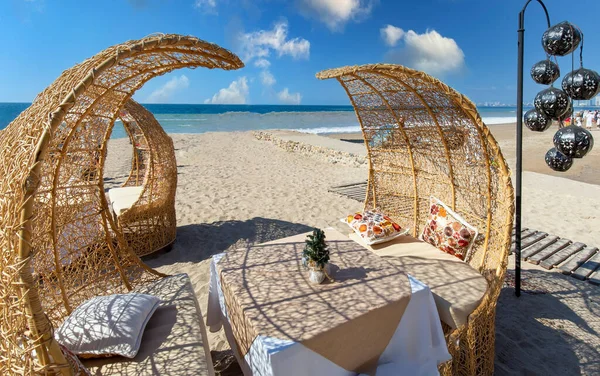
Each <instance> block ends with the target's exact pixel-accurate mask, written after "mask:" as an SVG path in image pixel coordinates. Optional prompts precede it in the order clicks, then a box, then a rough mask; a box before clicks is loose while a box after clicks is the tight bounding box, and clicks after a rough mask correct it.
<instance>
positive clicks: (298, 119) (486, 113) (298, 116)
mask: <svg viewBox="0 0 600 376" xmlns="http://www.w3.org/2000/svg"><path fill="white" fill-rule="evenodd" d="M28 106H29V103H0V129H3V128H4V127H6V126H7V125H8V124H9V123H10V122H11V121H12V120H13V119H14V118H15V117H16V116H17V115H18V114H19V113H21V112H22V111H23V110H25V109H26V108H27V107H28ZM145 106H146V108H148V109H149V110H150V111H151V112H152V113H153V114H154V116H155V117H156V119H157V120H158V121H159V122H160V123H161V125H162V126H163V128H164V129H165V130H166V131H167V132H168V133H204V132H231V131H248V130H262V129H290V130H299V131H302V132H309V133H348V132H359V131H360V128H359V125H358V121H357V120H356V116H355V114H354V111H353V110H352V107H351V106H309V105H301V106H280V105H207V104H146V105H145ZM478 109H479V113H480V114H481V117H482V118H483V120H484V122H486V123H487V124H503V123H510V122H515V121H516V108H515V107H479V108H478ZM119 125H120V123H118V122H117V123H116V125H115V128H114V131H113V137H115V138H119V137H125V132H124V130H123V127H121V126H119Z"/></svg>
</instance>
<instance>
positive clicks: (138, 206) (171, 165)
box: [108, 100, 177, 257]
mask: <svg viewBox="0 0 600 376" xmlns="http://www.w3.org/2000/svg"><path fill="white" fill-rule="evenodd" d="M120 119H121V121H122V123H123V127H124V128H125V131H126V133H127V135H128V136H129V139H130V141H131V145H132V149H133V155H132V157H131V161H132V163H131V170H130V173H129V176H128V178H127V180H126V181H125V183H124V184H123V186H122V187H120V188H116V189H110V190H109V191H108V193H109V200H110V201H111V202H110V204H111V208H112V209H113V215H114V217H115V221H116V222H117V225H118V227H119V230H120V231H121V233H122V234H123V237H124V238H125V240H126V241H127V244H128V245H129V246H130V247H131V249H132V250H133V251H134V253H135V254H136V255H138V256H140V257H141V256H145V255H148V254H151V253H154V252H156V251H158V250H161V249H164V248H167V247H169V246H170V245H172V243H173V242H174V241H175V235H176V232H177V222H176V218H175V191H176V189H177V163H176V160H175V148H174V147H173V140H172V139H171V137H169V135H167V133H166V132H165V131H164V130H163V129H162V127H161V125H160V124H159V123H158V121H157V120H156V119H155V118H154V116H153V115H152V114H151V113H150V111H148V110H147V109H145V108H144V106H142V105H140V104H139V103H137V102H135V101H134V100H129V101H128V102H127V103H126V104H125V107H124V108H123V110H122V111H121V114H120Z"/></svg>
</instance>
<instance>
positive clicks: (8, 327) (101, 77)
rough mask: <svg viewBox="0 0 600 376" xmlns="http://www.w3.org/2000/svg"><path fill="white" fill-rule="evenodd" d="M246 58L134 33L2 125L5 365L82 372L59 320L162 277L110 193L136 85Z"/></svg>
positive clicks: (0, 306)
mask: <svg viewBox="0 0 600 376" xmlns="http://www.w3.org/2000/svg"><path fill="white" fill-rule="evenodd" d="M242 66H243V63H242V62H241V61H240V60H239V58H238V57H237V56H235V55H234V54H232V53H230V52H229V51H227V50H225V49H223V48H221V47H219V46H217V45H214V44H210V43H207V42H204V41H202V40H199V39H197V38H194V37H185V36H178V35H155V36H150V37H147V38H144V39H141V40H135V41H129V42H126V43H123V44H120V45H116V46H113V47H110V48H108V49H106V50H104V51H103V52H101V53H99V54H97V55H95V56H94V57H92V58H90V59H88V60H86V61H84V62H83V63H81V64H79V65H76V66H74V67H73V68H71V69H68V70H66V71H65V72H63V73H62V75H61V76H60V77H59V78H58V79H57V80H56V81H55V82H54V83H53V84H51V85H50V86H49V87H48V88H47V89H45V90H44V91H43V92H42V93H40V94H39V95H38V96H37V97H36V98H35V100H34V102H33V103H32V105H31V106H30V107H29V108H28V109H27V110H25V111H24V112H23V113H21V114H20V115H19V116H18V117H17V118H16V119H15V120H14V121H13V122H12V123H11V124H9V125H8V127H7V128H6V129H5V130H4V131H3V132H2V134H1V135H0V146H1V147H0V175H1V176H2V182H1V184H0V249H1V254H0V270H1V271H2V273H1V275H0V333H1V334H0V336H1V340H0V354H2V355H1V356H0V374H2V375H7V374H34V373H36V374H38V373H41V374H55V373H62V374H70V373H72V371H73V368H72V367H73V366H72V364H71V363H68V362H67V359H66V357H65V356H64V353H63V352H62V350H61V349H60V347H59V346H58V344H57V342H56V341H55V340H54V338H53V336H52V330H53V327H56V326H57V325H58V324H60V323H61V322H62V321H63V320H64V318H65V317H66V316H67V315H69V314H70V313H71V312H72V311H73V309H74V308H76V307H77V306H78V305H80V304H81V303H82V302H83V301H85V300H87V299H89V298H91V297H94V296H97V295H106V294H109V293H119V292H126V291H129V290H132V289H134V288H136V287H139V286H142V285H145V284H147V283H149V282H153V281H157V280H159V279H160V278H161V277H163V275H161V274H160V273H158V272H157V271H154V270H152V269H151V268H149V267H147V266H146V265H145V264H144V263H142V262H141V261H140V259H139V258H138V257H137V256H136V255H135V253H134V252H133V251H132V249H131V248H130V247H129V245H128V242H127V240H126V239H125V238H124V237H123V235H122V233H121V231H119V227H118V225H117V223H115V221H114V219H113V218H112V216H111V215H110V213H109V210H108V207H109V206H108V202H107V200H106V196H105V193H104V183H103V178H102V177H103V168H104V166H103V160H104V155H105V152H106V149H105V148H106V145H107V143H106V140H107V139H108V135H109V134H110V132H111V130H112V127H113V123H114V121H115V120H116V119H117V118H118V117H119V116H120V115H121V111H122V110H123V107H124V106H126V104H127V103H128V101H129V99H130V97H131V96H132V95H133V93H134V92H135V91H136V90H137V89H139V88H140V87H141V86H142V85H143V84H144V83H145V82H146V81H148V80H150V79H152V78H154V77H156V76H159V75H162V74H165V73H168V72H171V71H173V70H174V69H179V68H186V67H187V68H195V67H207V68H221V69H226V70H233V69H238V68H241V67H242ZM131 103H132V102H131ZM131 105H132V104H129V105H127V107H126V110H127V108H129V107H130V106H131ZM130 109H131V108H130ZM164 145H165V144H161V145H160V146H161V147H162V146H164ZM169 145H170V144H169ZM169 145H167V146H166V148H167V149H168V148H169V147H170V146H169ZM149 146H152V147H154V146H155V145H150V143H149ZM159 152H160V150H159ZM162 173H163V172H159V174H162ZM165 176H168V175H165ZM169 177H170V178H172V176H169ZM152 187H153V185H152ZM150 189H154V188H150ZM172 361H173V360H171V362H172Z"/></svg>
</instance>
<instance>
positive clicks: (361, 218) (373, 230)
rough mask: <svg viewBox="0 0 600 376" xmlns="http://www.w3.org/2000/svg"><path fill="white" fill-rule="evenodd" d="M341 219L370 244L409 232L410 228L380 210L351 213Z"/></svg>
mask: <svg viewBox="0 0 600 376" xmlns="http://www.w3.org/2000/svg"><path fill="white" fill-rule="evenodd" d="M341 221H342V222H345V223H347V224H348V226H350V228H351V229H352V230H354V232H355V233H356V234H357V235H359V236H360V237H361V239H362V240H363V241H364V242H365V243H366V244H368V245H372V244H378V243H383V242H387V241H390V240H392V239H395V238H397V237H398V236H402V235H406V233H408V229H403V228H402V227H401V226H400V225H399V224H397V223H396V222H394V221H393V220H392V219H391V218H390V217H388V216H387V215H384V214H383V213H381V212H379V211H378V210H372V211H370V210H367V211H364V212H362V213H361V212H357V213H354V214H350V215H348V217H346V218H342V219H341Z"/></svg>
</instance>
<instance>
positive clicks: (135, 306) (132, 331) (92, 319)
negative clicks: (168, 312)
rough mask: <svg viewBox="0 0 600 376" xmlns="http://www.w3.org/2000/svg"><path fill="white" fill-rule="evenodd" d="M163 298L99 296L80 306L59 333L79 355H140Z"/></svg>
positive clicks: (57, 333)
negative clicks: (153, 317)
mask: <svg viewBox="0 0 600 376" xmlns="http://www.w3.org/2000/svg"><path fill="white" fill-rule="evenodd" d="M159 303H160V299H158V298H157V297H155V296H152V295H146V294H135V293H131V294H114V295H107V296H97V297H95V298H92V299H90V300H87V301H85V302H84V303H82V304H81V305H80V306H79V307H77V308H76V309H75V310H74V311H73V312H72V313H71V315H69V317H67V319H66V320H65V321H64V322H63V323H62V325H61V326H60V327H59V328H58V330H57V331H56V333H55V336H56V340H57V341H58V343H60V344H61V345H63V346H65V347H66V348H67V349H69V350H71V351H72V352H73V353H74V354H77V355H96V356H102V355H121V356H124V357H126V358H133V357H135V356H136V354H137V352H138V350H139V348H140V343H141V341H142V334H143V333H144V328H145V327H146V324H147V323H148V320H150V317H152V314H153V313H154V311H155V310H156V309H157V308H158V305H159Z"/></svg>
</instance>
